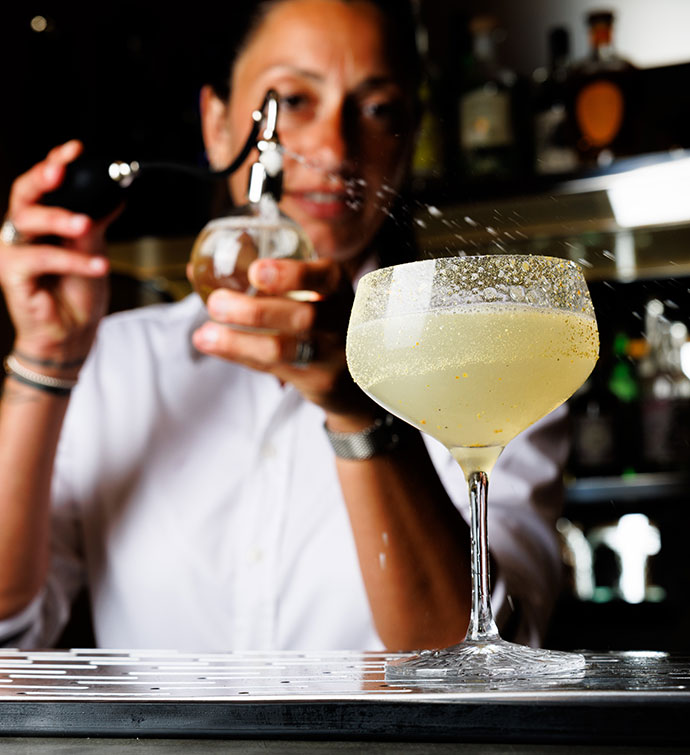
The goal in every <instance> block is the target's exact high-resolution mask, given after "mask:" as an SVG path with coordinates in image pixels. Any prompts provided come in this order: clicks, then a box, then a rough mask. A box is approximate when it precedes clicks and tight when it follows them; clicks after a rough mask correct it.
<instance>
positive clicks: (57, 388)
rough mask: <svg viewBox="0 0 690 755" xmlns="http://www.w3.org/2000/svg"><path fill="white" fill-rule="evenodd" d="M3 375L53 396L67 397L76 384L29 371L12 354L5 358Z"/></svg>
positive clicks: (73, 381) (74, 381)
mask: <svg viewBox="0 0 690 755" xmlns="http://www.w3.org/2000/svg"><path fill="white" fill-rule="evenodd" d="M5 374H6V375H9V376H11V377H13V378H14V379H15V380H17V381H18V382H20V383H23V384H24V385H28V386H31V387H32V388H37V389H38V390H39V391H45V392H46V393H52V394H53V395H54V396H69V394H70V391H71V390H72V388H74V386H75V385H76V384H77V381H76V380H64V379H62V378H56V377H51V376H50V375H44V374H43V373H41V372H35V371H34V370H30V369H29V368H28V367H25V366H24V365H23V364H22V363H21V362H19V361H18V360H17V358H16V357H15V356H14V354H10V355H9V356H7V357H6V358H5Z"/></svg>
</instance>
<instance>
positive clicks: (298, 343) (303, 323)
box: [193, 259, 369, 414]
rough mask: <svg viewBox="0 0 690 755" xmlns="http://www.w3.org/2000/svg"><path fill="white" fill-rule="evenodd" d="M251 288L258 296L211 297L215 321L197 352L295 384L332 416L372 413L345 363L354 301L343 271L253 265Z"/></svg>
mask: <svg viewBox="0 0 690 755" xmlns="http://www.w3.org/2000/svg"><path fill="white" fill-rule="evenodd" d="M249 280H250V282H251V284H252V285H253V286H254V287H255V288H256V289H257V291H258V292H259V293H258V295H255V296H249V295H247V294H243V293H238V292H235V291H230V290H229V289H225V288H219V289H217V290H216V291H213V292H212V293H211V295H210V296H209V298H208V301H207V307H208V312H209V315H210V317H211V320H210V321H208V322H206V323H204V324H203V325H202V326H201V327H200V328H199V329H198V330H197V331H196V332H195V333H194V336H193V343H194V346H195V347H196V348H197V349H198V350H199V351H201V352H203V353H205V354H212V355H215V356H219V357H222V358H224V359H228V360H231V361H233V362H238V363H239V364H244V365H246V366H247V367H251V368H252V369H255V370H261V371H262V372H269V373H271V374H273V375H275V376H276V377H277V378H278V379H279V380H282V381H284V382H288V383H292V384H293V385H294V386H295V388H297V390H299V391H300V392H301V393H302V395H303V396H304V397H305V398H306V399H308V400H309V401H312V402H313V403H315V404H317V405H318V406H320V407H321V408H323V409H324V410H326V411H327V412H332V413H335V414H350V413H359V412H361V411H362V410H365V407H366V406H367V405H368V404H369V401H368V399H366V398H365V397H364V394H362V392H361V391H360V390H359V389H358V388H357V387H356V385H355V384H354V382H353V381H352V379H351V377H350V374H349V372H348V370H347V365H346V362H345V334H346V331H347V323H348V320H349V316H350V309H351V307H352V298H353V293H352V283H351V282H350V280H349V279H348V277H347V276H346V274H345V272H344V271H343V270H342V268H341V267H340V265H338V264H337V263H336V262H334V261H332V260H328V259H319V260H315V261H308V262H303V261H297V260H278V259H262V260H256V261H255V262H253V263H252V265H251V267H250V268H249ZM290 291H309V292H313V299H314V300H313V301H298V300H295V299H291V298H289V297H287V296H286V295H287V293H288V292H290ZM247 328H250V329H254V330H246V329H247ZM305 356H306V357H309V358H308V360H307V361H300V360H304V358H305ZM365 411H366V410H365Z"/></svg>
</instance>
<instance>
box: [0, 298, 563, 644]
mask: <svg viewBox="0 0 690 755" xmlns="http://www.w3.org/2000/svg"><path fill="white" fill-rule="evenodd" d="M204 318H205V310H204V308H203V305H202V304H201V301H200V300H199V298H198V297H197V296H196V295H191V296H189V297H188V298H186V299H185V300H183V301H182V302H179V303H176V304H173V305H156V306H152V307H146V308H142V309H137V310H133V311H130V312H123V313H119V314H117V315H113V316H110V317H108V318H106V319H105V320H104V321H103V322H102V324H101V327H100V329H99V333H98V337H97V340H96V344H95V346H94V348H93V350H92V352H91V355H90V356H89V359H88V360H87V364H86V365H85V367H84V369H83V370H82V374H81V376H80V379H79V385H78V386H77V388H76V389H75V391H74V394H73V396H72V398H71V400H70V405H69V409H68V413H67V417H66V420H65V425H64V428H63V432H62V436H61V440H60V445H59V449H58V456H57V460H56V467H55V476H54V485H53V512H54V515H53V518H54V528H53V532H54V536H53V561H52V569H51V572H50V575H49V578H48V581H47V583H46V585H45V587H44V589H43V591H42V593H41V594H40V595H39V596H38V597H37V598H36V600H35V601H34V602H33V603H32V604H31V605H30V606H29V607H28V608H27V609H26V610H25V611H23V612H22V613H21V615H18V616H15V617H12V618H10V619H7V620H5V621H2V622H0V639H1V638H2V637H6V638H7V641H8V642H11V643H12V644H14V645H18V646H20V647H47V646H50V645H51V644H52V643H54V642H55V640H56V638H57V637H58V636H59V633H60V631H61V629H62V627H63V626H64V624H65V622H66V620H67V618H68V615H69V611H70V605H71V602H72V600H73V598H74V596H75V594H76V593H77V591H78V590H79V588H80V587H81V586H83V585H84V584H87V585H88V588H89V593H90V597H91V603H92V611H93V622H94V631H95V637H96V642H97V644H98V645H99V646H102V647H126V648H161V649H162V648H177V649H183V650H191V651H199V652H204V651H210V652H214V651H215V652H219V651H229V650H246V649H264V650H265V649H369V650H376V649H380V648H381V641H380V639H379V637H378V636H377V633H376V630H375V628H374V625H373V621H372V614H371V610H370V607H369V604H368V601H367V595H366V592H365V589H364V584H363V580H362V576H361V572H360V569H359V563H358V560H357V554H356V550H355V544H354V539H353V535H352V532H351V529H350V524H349V520H348V515H347V511H346V507H345V503H344V500H343V497H342V493H341V490H340V486H339V483H338V478H337V474H336V465H335V457H334V454H333V451H332V449H331V447H330V445H329V442H328V440H327V438H326V435H325V433H324V431H323V421H324V415H323V411H322V410H321V409H319V408H318V407H316V406H315V405H313V404H311V403H309V402H307V401H305V400H304V399H303V398H302V397H301V395H300V394H299V393H298V392H297V391H296V390H295V389H294V388H293V387H292V386H290V385H284V386H282V385H281V384H280V383H279V381H278V380H276V379H275V378H274V377H273V376H271V375H267V374H263V373H259V372H256V371H253V370H250V369H247V368H245V367H242V366H239V365H237V364H233V363H229V362H226V361H224V360H221V359H217V358H212V357H207V356H203V355H200V354H199V353H198V352H196V351H195V350H194V349H193V347H192V346H191V333H192V331H193V330H194V329H195V328H196V327H197V326H198V325H199V324H200V323H201V322H202V321H203V319H204ZM563 416H564V412H563V411H562V410H559V411H557V412H555V413H553V414H552V415H551V416H550V417H548V418H546V419H545V420H542V421H541V422H540V423H538V425H536V426H534V427H533V428H531V429H530V430H528V431H527V432H525V433H523V434H522V436H519V437H518V438H517V439H516V440H514V441H513V442H512V443H511V444H510V445H509V446H508V448H507V450H506V451H505V453H504V454H503V456H502V458H501V459H500V460H499V463H498V465H497V466H496V468H495V471H494V472H493V475H492V483H491V494H490V503H489V520H490V524H489V538H490V544H491V547H492V552H493V555H494V558H495V561H496V563H497V564H498V568H499V580H498V584H497V585H496V587H495V590H494V609H495V611H496V612H497V615H498V617H499V620H500V618H501V616H503V615H504V613H505V612H506V611H507V610H508V606H509V604H510V603H514V602H518V603H519V604H520V607H521V617H522V624H521V630H520V633H519V635H518V637H519V638H520V639H522V640H523V641H529V642H532V643H535V642H537V641H538V640H539V637H540V634H541V632H543V630H544V628H545V624H546V621H547V618H548V614H549V610H550V607H551V605H552V602H553V599H554V597H555V595H556V594H557V591H558V589H559V580H560V555H559V549H558V542H557V539H556V534H555V529H554V522H555V518H556V516H557V515H558V512H559V510H560V505H561V499H560V482H561V472H562V463H563V460H564V455H565V450H566V445H565V435H564V433H563V432H562V430H563V428H562V425H561V420H562V419H563ZM427 445H428V448H429V451H430V454H431V456H432V460H433V462H434V464H435V466H436V468H437V470H438V472H439V474H440V476H441V479H442V481H443V483H444V485H445V487H446V489H447V491H448V493H449V495H450V496H451V498H452V499H453V500H454V502H455V503H456V505H457V506H458V507H460V509H461V510H462V512H463V514H464V515H465V516H466V518H467V506H468V504H467V492H466V484H465V481H464V478H463V475H462V473H461V471H460V469H459V467H458V465H457V464H456V463H455V461H454V460H453V459H452V457H451V456H450V454H449V453H448V452H447V451H446V449H445V448H443V447H442V446H441V445H440V444H438V443H437V442H436V441H434V440H432V439H427ZM508 596H511V597H512V598H514V601H511V600H507V598H508Z"/></svg>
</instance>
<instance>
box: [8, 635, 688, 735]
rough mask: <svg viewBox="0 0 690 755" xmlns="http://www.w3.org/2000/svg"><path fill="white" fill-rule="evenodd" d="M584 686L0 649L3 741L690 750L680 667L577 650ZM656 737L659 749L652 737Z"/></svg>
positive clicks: (338, 665) (346, 666) (643, 655)
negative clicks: (427, 681) (428, 681)
mask: <svg viewBox="0 0 690 755" xmlns="http://www.w3.org/2000/svg"><path fill="white" fill-rule="evenodd" d="M585 656H586V659H587V666H586V669H585V671H584V672H583V673H582V675H581V676H570V677H569V678H567V679H560V680H555V679H551V680H549V679H546V678H541V679H536V680H530V681H528V680H521V681H520V680H516V681H513V682H505V681H502V682H496V683H495V684H486V683H481V682H477V683H473V684H464V685H462V686H459V685H453V686H448V685H446V686H443V685H440V684H434V685H419V686H416V685H415V686H412V685H410V684H398V683H392V682H387V681H386V677H385V667H386V662H387V661H388V660H395V659H398V658H402V657H405V656H401V655H390V654H388V655H387V654H382V653H337V652H322V653H317V652H306V653H300V652H271V653H269V652H244V653H228V654H196V653H183V652H177V651H130V650H92V649H74V650H69V651H59V652H54V651H36V652H25V651H19V650H5V651H1V652H0V738H2V737H13V736H18V735H19V736H21V735H30V736H49V735H60V736H82V737H83V736H97V737H132V736H143V737H147V738H152V737H161V736H164V737H202V738H213V737H220V738H223V737H232V738H239V737H245V738H246V737H252V738H256V737H264V738H274V737H278V738H291V739H296V738H297V739H299V738H313V737H319V738H323V737H328V738H329V739H332V740H338V739H348V738H352V737H355V738H359V739H371V740H375V739H378V740H382V739H389V740H390V739H394V740H398V741H403V740H405V739H409V740H411V741H412V740H428V741H449V740H450V741H464V742H506V741H510V742H537V743H554V742H555V743H567V744H573V743H582V742H590V741H596V742H601V743H609V744H611V743H620V742H627V743H631V744H636V745H643V744H650V743H654V742H658V741H664V743H666V744H678V743H685V742H687V741H690V738H688V737H687V735H686V733H685V731H684V729H683V728H681V727H680V725H679V722H682V721H684V720H686V719H687V717H688V713H690V658H688V657H686V656H683V657H678V656H671V655H669V654H666V653H660V652H611V653H591V652H590V653H585ZM660 738H661V739H660Z"/></svg>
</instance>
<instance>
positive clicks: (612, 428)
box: [568, 368, 619, 477]
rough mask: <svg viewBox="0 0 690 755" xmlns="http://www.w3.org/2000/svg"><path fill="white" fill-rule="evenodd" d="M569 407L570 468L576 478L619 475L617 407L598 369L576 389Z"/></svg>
mask: <svg viewBox="0 0 690 755" xmlns="http://www.w3.org/2000/svg"><path fill="white" fill-rule="evenodd" d="M568 406H569V408H570V436H571V449H570V458H569V460H568V471H569V472H570V473H571V474H572V475H573V476H575V477H595V476H610V475H615V474H618V471H619V469H618V464H617V459H616V425H615V406H614V401H613V398H612V396H611V394H610V393H609V392H608V391H607V390H606V386H605V381H604V380H603V374H602V372H601V370H600V369H599V368H597V369H595V370H594V372H593V373H592V375H591V376H590V377H589V378H588V380H587V381H586V382H585V383H584V385H583V386H582V387H581V388H580V389H579V390H578V391H576V392H575V394H574V395H573V396H572V398H571V399H570V400H569V401H568Z"/></svg>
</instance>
